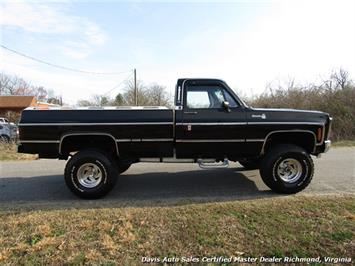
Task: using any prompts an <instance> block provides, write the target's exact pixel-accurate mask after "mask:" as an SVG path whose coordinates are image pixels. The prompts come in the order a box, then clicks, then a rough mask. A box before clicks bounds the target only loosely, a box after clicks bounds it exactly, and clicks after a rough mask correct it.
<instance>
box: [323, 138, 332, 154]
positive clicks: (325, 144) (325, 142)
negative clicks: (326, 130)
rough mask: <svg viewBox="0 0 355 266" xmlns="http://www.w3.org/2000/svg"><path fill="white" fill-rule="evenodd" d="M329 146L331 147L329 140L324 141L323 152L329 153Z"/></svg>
mask: <svg viewBox="0 0 355 266" xmlns="http://www.w3.org/2000/svg"><path fill="white" fill-rule="evenodd" d="M331 145H332V141H331V140H326V141H324V152H327V151H329V149H330V146H331Z"/></svg>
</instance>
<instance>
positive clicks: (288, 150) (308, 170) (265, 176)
mask: <svg viewBox="0 0 355 266" xmlns="http://www.w3.org/2000/svg"><path fill="white" fill-rule="evenodd" d="M287 159H291V160H296V161H298V163H299V164H298V163H297V164H298V165H299V166H301V167H299V168H300V169H301V173H300V174H299V178H298V179H297V180H295V181H294V182H285V181H284V180H283V179H282V173H281V174H280V170H279V166H280V165H281V163H282V162H284V161H285V160H286V161H287ZM282 165H283V164H282ZM282 165H281V166H282ZM281 166H280V167H281ZM313 173H314V164H313V160H312V158H311V156H310V155H309V154H308V153H307V151H306V150H304V149H303V148H301V147H299V146H296V145H293V144H280V145H277V146H275V147H273V148H271V149H270V150H269V152H268V153H267V154H266V155H265V157H264V158H263V160H262V161H261V165H260V175H261V178H262V180H263V181H264V183H265V184H266V185H267V186H268V187H269V188H271V189H272V190H273V191H275V192H277V193H282V194H294V193H297V192H299V191H301V190H303V189H305V188H306V187H307V186H308V185H309V183H310V182H311V180H312V178H313ZM284 179H285V178H284Z"/></svg>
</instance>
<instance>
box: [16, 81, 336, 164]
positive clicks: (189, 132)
mask: <svg viewBox="0 0 355 266" xmlns="http://www.w3.org/2000/svg"><path fill="white" fill-rule="evenodd" d="M206 84H207V85H213V86H220V87H222V88H223V89H224V90H226V91H228V92H229V93H230V94H231V95H232V97H233V98H234V99H235V101H236V102H237V103H238V107H230V108H229V109H226V108H224V107H222V106H221V107H220V108H215V109H209V108H201V109H189V108H188V107H187V105H186V102H185V101H184V99H186V89H185V88H186V86H187V85H190V86H193V85H206ZM19 129H20V144H19V147H18V151H19V152H23V153H38V154H39V155H40V157H47V158H66V156H67V155H68V153H69V152H70V151H73V150H70V149H69V148H68V147H67V148H64V146H65V145H68V143H67V142H66V141H68V140H69V139H70V138H72V137H75V138H76V140H75V141H76V142H78V141H79V142H80V140H81V139H80V138H82V139H84V138H85V140H86V141H87V138H94V139H95V140H96V139H97V138H100V137H103V138H105V141H109V142H111V145H112V147H113V150H114V151H115V152H117V154H118V156H119V157H122V158H133V159H139V158H147V157H149V158H150V157H154V158H165V157H174V158H177V159H178V158H189V159H198V158H214V159H223V158H228V159H230V160H237V159H238V158H247V157H258V156H260V155H262V153H263V152H264V149H265V148H266V147H267V144H268V142H269V141H272V140H275V139H277V138H281V139H285V138H286V139H287V138H289V140H290V141H291V142H292V141H299V142H302V141H304V142H305V143H306V144H305V145H308V146H309V145H311V146H310V147H308V148H309V152H310V153H312V154H314V155H317V154H319V153H321V152H324V149H325V143H324V142H325V140H326V139H327V138H328V137H329V130H330V118H329V115H328V114H326V113H323V112H317V111H303V110H287V109H256V108H251V107H248V106H246V105H245V104H244V103H243V102H242V101H241V100H240V99H239V98H238V97H237V96H236V95H235V94H234V92H233V91H232V90H231V89H230V88H229V87H228V86H227V84H226V83H224V82H223V81H220V80H213V79H179V80H178V83H177V86H176V96H175V108H174V109H158V108H155V109H154V108H141V109H129V108H116V109H99V108H96V109H95V108H91V109H90V108H89V109H68V110H64V109H51V110H36V109H26V110H24V111H23V112H22V116H21V121H20V126H19ZM319 130H321V132H319ZM91 134H92V135H91ZM295 138H296V139H297V140H296V139H295ZM82 145H84V144H82ZM91 145H92V144H91ZM73 149H74V148H73Z"/></svg>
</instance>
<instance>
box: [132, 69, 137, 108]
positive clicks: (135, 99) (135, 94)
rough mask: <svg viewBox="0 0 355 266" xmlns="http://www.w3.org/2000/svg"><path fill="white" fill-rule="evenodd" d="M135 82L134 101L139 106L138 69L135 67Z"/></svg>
mask: <svg viewBox="0 0 355 266" xmlns="http://www.w3.org/2000/svg"><path fill="white" fill-rule="evenodd" d="M133 83H134V102H135V104H136V106H138V88H137V71H136V69H133Z"/></svg>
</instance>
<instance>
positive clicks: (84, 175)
mask: <svg viewBox="0 0 355 266" xmlns="http://www.w3.org/2000/svg"><path fill="white" fill-rule="evenodd" d="M117 177H118V171H117V166H116V164H115V162H114V160H113V159H112V158H110V156H109V155H107V154H105V153H104V152H102V151H100V150H96V149H88V150H84V151H80V152H78V153H76V154H75V155H74V156H73V157H72V158H71V159H70V160H69V161H68V163H67V165H66V167H65V173H64V178H65V182H66V184H67V186H68V187H69V189H70V190H71V191H72V192H73V193H74V194H75V195H77V196H79V197H81V198H85V199H97V198H100V197H103V196H105V195H106V194H107V193H108V192H109V191H110V190H111V189H112V188H113V186H114V184H115V182H116V179H117Z"/></svg>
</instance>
